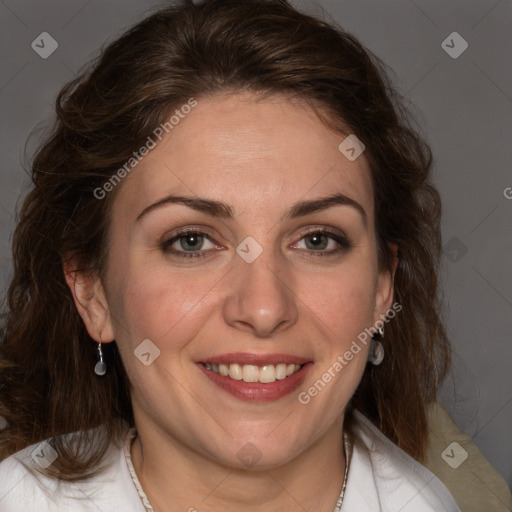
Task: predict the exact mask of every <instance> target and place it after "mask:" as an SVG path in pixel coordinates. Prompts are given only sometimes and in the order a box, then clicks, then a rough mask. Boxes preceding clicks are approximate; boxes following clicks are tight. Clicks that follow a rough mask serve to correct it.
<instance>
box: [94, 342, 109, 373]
mask: <svg viewBox="0 0 512 512" xmlns="http://www.w3.org/2000/svg"><path fill="white" fill-rule="evenodd" d="M98 358H99V361H98V362H97V363H96V366H95V367H94V373H95V374H96V375H100V376H102V375H105V373H107V365H106V364H105V362H104V361H103V351H102V350H101V341H100V342H99V343H98Z"/></svg>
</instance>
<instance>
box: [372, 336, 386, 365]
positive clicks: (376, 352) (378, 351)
mask: <svg viewBox="0 0 512 512" xmlns="http://www.w3.org/2000/svg"><path fill="white" fill-rule="evenodd" d="M377 333H378V335H379V336H378V339H375V338H372V342H371V344H370V353H369V354H368V362H369V363H371V364H373V365H374V366H379V364H381V363H382V361H383V359H384V347H383V346H382V343H381V342H380V341H379V340H381V339H382V338H384V328H383V327H380V328H379V329H378V331H377Z"/></svg>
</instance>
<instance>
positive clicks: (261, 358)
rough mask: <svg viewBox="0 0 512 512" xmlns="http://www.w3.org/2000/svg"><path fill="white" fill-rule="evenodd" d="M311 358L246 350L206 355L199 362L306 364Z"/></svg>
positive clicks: (263, 364) (256, 364)
mask: <svg viewBox="0 0 512 512" xmlns="http://www.w3.org/2000/svg"><path fill="white" fill-rule="evenodd" d="M310 361H311V359H307V358H305V357H300V356H294V355H292V354H251V353H247V352H234V353H229V354H222V355H219V356H213V357H208V358H207V359H203V360H201V361H200V362H201V363H209V364H232V363H238V364H242V365H244V364H252V365H254V366H265V365H268V364H274V365H276V364H279V363H286V364H292V363H293V364H306V363H309V362H310Z"/></svg>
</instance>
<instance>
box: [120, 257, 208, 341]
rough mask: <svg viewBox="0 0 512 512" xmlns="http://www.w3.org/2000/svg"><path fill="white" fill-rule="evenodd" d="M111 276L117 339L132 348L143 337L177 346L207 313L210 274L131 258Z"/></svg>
mask: <svg viewBox="0 0 512 512" xmlns="http://www.w3.org/2000/svg"><path fill="white" fill-rule="evenodd" d="M112 277H113V279H112V290H113V291H114V293H113V298H114V300H113V307H112V308H111V309H112V317H113V319H114V322H115V329H116V340H117V341H118V343H119V344H121V345H128V346H130V347H131V348H132V350H133V349H134V348H135V347H137V346H138V345H139V344H140V343H141V342H142V341H143V340H145V339H150V340H152V341H153V342H154V343H155V344H156V345H157V346H162V347H163V346H164V345H165V347H166V349H169V348H170V349H171V350H172V349H173V348H175V349H178V348H179V347H180V346H181V345H183V344H185V343H186V342H187V341H188V339H190V337H191V336H193V331H194V330H197V329H200V327H201V324H202V322H203V321H202V320H201V319H202V318H204V319H206V318H207V317H208V314H207V312H206V311H205V310H206V309H208V305H209V303H210V301H211V298H212V297H210V295H211V294H208V291H209V290H211V288H212V286H213V285H214V284H215V280H214V279H213V278H212V276H211V275H210V276H208V275H207V274H205V275H198V273H197V272H196V273H193V271H189V272H187V271H183V270H181V271H169V269H168V268H166V267H165V266H159V267H151V266H148V265H142V264H140V263H137V262H133V263H132V264H129V265H126V266H125V267H124V268H123V269H122V270H121V271H119V272H114V274H113V276H112ZM217 280H218V279H217ZM213 296H214V294H213Z"/></svg>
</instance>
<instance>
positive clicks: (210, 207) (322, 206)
mask: <svg viewBox="0 0 512 512" xmlns="http://www.w3.org/2000/svg"><path fill="white" fill-rule="evenodd" d="M170 204H180V205H183V206H187V207H188V208H191V209H193V210H196V211H198V212H201V213H206V214H207V215H210V216H212V217H219V218H224V219H226V218H233V209H232V208H231V206H229V205H228V204H225V203H222V202H220V201H215V200H213V199H206V198H200V197H191V196H176V195H172V194H171V195H168V196H166V197H164V198H162V199H160V200H159V201H157V202H156V203H153V204H151V205H149V206H148V207H146V208H144V210H142V212H140V213H139V215H138V216H137V219H136V221H139V220H141V219H142V218H143V217H145V216H146V215H148V214H149V213H150V212H152V211H154V210H156V209H158V208H161V207H163V206H167V205H170ZM333 206H351V207H353V208H354V209H356V210H357V211H358V212H359V213H360V214H361V216H362V218H363V222H364V224H365V225H366V222H367V215H366V211H365V209H364V208H363V207H362V206H361V205H360V204H359V203H358V202H357V201H355V200H354V199H352V198H350V197H348V196H346V195H344V194H339V193H336V194H332V195H329V196H326V197H320V198H318V199H313V200H310V201H299V202H298V203H296V204H294V205H293V206H292V207H291V208H290V209H289V210H288V212H287V213H286V214H285V216H284V218H285V219H296V218H298V217H304V216H306V215H311V214H312V213H317V212H320V211H323V210H326V209H328V208H331V207H333Z"/></svg>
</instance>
